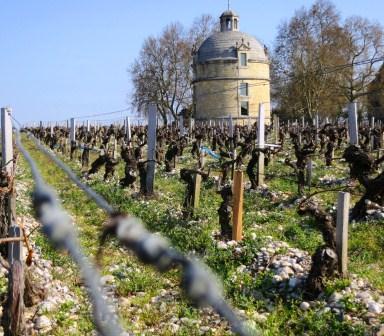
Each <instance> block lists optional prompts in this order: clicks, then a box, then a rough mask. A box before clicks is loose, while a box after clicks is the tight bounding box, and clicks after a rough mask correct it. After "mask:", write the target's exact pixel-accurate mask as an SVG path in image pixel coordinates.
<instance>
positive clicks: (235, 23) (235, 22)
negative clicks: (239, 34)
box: [234, 19, 237, 29]
mask: <svg viewBox="0 0 384 336" xmlns="http://www.w3.org/2000/svg"><path fill="white" fill-rule="evenodd" d="M234 26H235V29H237V19H235V20H234Z"/></svg>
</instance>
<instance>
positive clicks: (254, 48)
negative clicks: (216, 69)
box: [197, 31, 268, 63]
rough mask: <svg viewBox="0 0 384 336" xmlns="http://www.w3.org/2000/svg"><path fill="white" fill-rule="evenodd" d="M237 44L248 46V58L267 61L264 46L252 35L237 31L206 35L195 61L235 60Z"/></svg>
mask: <svg viewBox="0 0 384 336" xmlns="http://www.w3.org/2000/svg"><path fill="white" fill-rule="evenodd" d="M236 43H237V46H238V47H240V45H241V44H244V45H245V46H247V47H249V48H250V49H249V50H247V53H248V59H249V60H254V61H261V62H267V61H268V57H267V55H266V53H265V50H264V46H263V45H262V44H261V43H260V42H259V41H258V40H256V39H255V38H254V37H253V36H251V35H249V34H246V33H242V32H239V31H226V32H218V33H215V34H213V35H211V36H210V37H208V38H207V39H206V40H205V41H204V42H203V44H202V45H201V46H200V48H199V50H198V52H197V63H205V62H207V61H213V60H231V59H232V60H237V50H236Z"/></svg>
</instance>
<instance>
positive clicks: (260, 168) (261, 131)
mask: <svg viewBox="0 0 384 336" xmlns="http://www.w3.org/2000/svg"><path fill="white" fill-rule="evenodd" d="M257 126H258V134H257V142H258V143H257V144H258V147H259V148H264V146H265V112H264V105H263V103H260V104H259V118H258V125H257ZM257 175H258V179H257V180H258V185H259V186H260V185H262V184H264V153H261V152H260V153H259V162H258V165H257Z"/></svg>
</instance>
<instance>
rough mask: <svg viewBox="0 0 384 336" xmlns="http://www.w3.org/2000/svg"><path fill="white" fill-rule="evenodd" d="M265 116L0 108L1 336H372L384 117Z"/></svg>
mask: <svg viewBox="0 0 384 336" xmlns="http://www.w3.org/2000/svg"><path fill="white" fill-rule="evenodd" d="M262 112H263V110H262V107H260V113H259V118H258V120H252V119H250V118H248V119H238V120H236V119H233V120H232V119H227V118H223V119H215V120H205V121H197V120H196V121H194V120H192V119H191V120H183V119H181V120H179V122H174V123H172V124H171V125H161V124H160V123H158V122H157V120H156V111H155V110H154V108H153V107H152V109H150V111H149V115H148V119H140V120H136V119H134V118H124V120H121V121H116V122H113V123H112V124H106V125H102V124H100V123H97V122H93V121H92V120H86V121H84V122H82V120H80V119H71V121H70V122H68V123H65V124H60V123H57V124H55V123H51V124H49V125H48V124H47V125H45V124H43V123H40V125H39V126H29V125H21V124H19V123H18V121H17V115H16V114H15V115H13V114H12V113H11V111H10V109H6V108H5V109H2V139H3V141H2V153H3V154H2V159H3V165H2V167H3V172H2V188H1V193H2V197H1V211H2V214H1V216H2V221H1V234H2V236H1V242H2V245H1V253H2V258H1V266H0V267H1V269H0V274H1V275H0V290H1V293H0V294H1V298H2V302H3V309H2V319H3V323H2V325H3V332H4V334H5V335H24V334H27V335H37V334H38V335H96V334H101V335H131V334H133V335H232V334H238V335H319V334H322V335H384V292H383V291H384V271H383V269H384V254H383V252H382V251H383V248H384V238H383V237H384V227H383V220H384V201H383V198H382V195H383V192H384V183H383V172H382V162H384V156H383V154H384V151H383V150H382V148H384V141H383V140H384V138H383V125H382V124H381V122H380V121H375V120H374V119H372V120H369V121H368V120H362V119H361V120H358V118H357V114H356V110H355V106H354V105H353V104H352V105H351V106H350V109H349V119H346V120H344V119H343V120H341V119H337V120H336V119H335V120H319V119H318V118H316V119H314V120H305V119H304V118H303V119H302V120H299V121H298V120H284V121H283V120H279V119H278V118H277V117H275V118H273V120H267V119H266V120H264V118H263V113H262ZM11 122H12V123H13V127H12V125H11ZM9 162H11V163H12V164H9Z"/></svg>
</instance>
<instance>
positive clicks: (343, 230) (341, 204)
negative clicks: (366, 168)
mask: <svg viewBox="0 0 384 336" xmlns="http://www.w3.org/2000/svg"><path fill="white" fill-rule="evenodd" d="M350 198H351V196H350V194H349V193H347V192H339V196H338V200H337V222H336V252H337V255H338V258H339V272H340V274H341V275H342V276H343V277H346V276H347V274H348V222H349V203H350Z"/></svg>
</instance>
